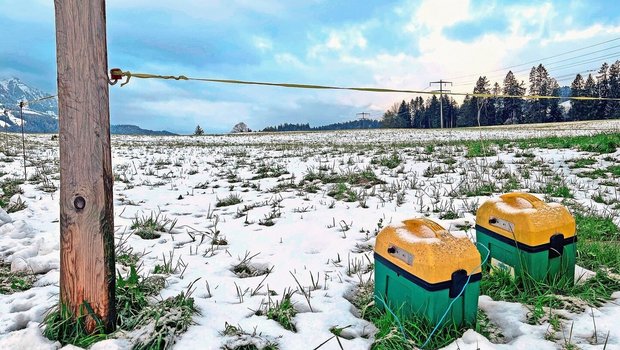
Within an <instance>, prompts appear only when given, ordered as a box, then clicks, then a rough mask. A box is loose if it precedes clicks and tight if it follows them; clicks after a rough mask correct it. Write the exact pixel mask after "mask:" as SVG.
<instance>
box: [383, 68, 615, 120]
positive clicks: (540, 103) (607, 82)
mask: <svg viewBox="0 0 620 350" xmlns="http://www.w3.org/2000/svg"><path fill="white" fill-rule="evenodd" d="M472 93H473V94H489V95H511V96H525V95H526V94H527V95H531V96H541V97H543V98H538V99H537V98H527V99H526V98H502V97H490V98H484V97H476V96H470V95H467V96H465V98H464V100H463V103H462V104H460V105H459V104H458V103H457V102H456V101H455V100H454V99H453V98H452V97H450V96H446V95H444V96H442V97H441V98H442V104H443V118H444V121H443V122H444V126H446V127H462V126H477V125H502V124H518V123H546V122H558V121H573V120H592V119H613V118H619V117H620V108H618V107H620V102H618V101H597V100H570V101H571V102H570V106H569V107H568V108H564V106H562V105H561V104H560V103H561V102H562V101H565V100H567V98H566V97H569V96H575V97H584V96H588V97H604V98H620V61H616V62H614V63H613V64H611V65H609V64H607V63H603V64H602V65H601V68H600V69H599V70H598V73H597V74H596V75H592V74H588V76H587V78H585V79H584V77H583V76H582V75H581V74H577V75H576V76H575V79H574V81H573V83H572V84H571V86H570V88H568V87H560V86H559V84H558V82H557V80H556V79H555V78H553V77H551V76H550V75H549V72H548V71H547V69H546V68H545V66H544V65H542V64H539V65H538V66H534V67H532V69H531V70H530V75H529V86H526V83H525V82H524V81H518V80H517V78H516V77H515V75H514V73H513V72H512V71H509V72H508V73H507V74H506V77H505V78H504V81H503V84H502V85H500V84H499V83H497V82H495V83H494V84H493V85H491V82H490V81H489V80H488V79H487V77H486V76H481V77H479V78H478V80H477V81H476V84H475V86H474V88H473V91H472ZM544 96H555V97H560V98H559V99H545V98H544ZM439 105H440V104H439V97H438V96H436V95H433V96H431V97H429V98H427V99H426V100H424V99H423V98H422V97H416V98H413V99H412V100H411V101H409V102H407V101H404V100H403V101H401V102H398V103H395V104H394V105H393V106H392V107H390V108H389V109H388V110H387V111H386V112H385V113H384V115H383V119H382V126H383V127H386V128H437V127H439V125H440V124H441V121H440V113H439V108H440V107H439Z"/></svg>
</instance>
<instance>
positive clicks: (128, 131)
mask: <svg viewBox="0 0 620 350" xmlns="http://www.w3.org/2000/svg"><path fill="white" fill-rule="evenodd" d="M110 133H111V134H118V135H159V136H172V135H176V134H174V133H171V132H170V131H166V130H161V131H153V130H147V129H142V128H141V127H139V126H135V125H128V124H121V125H111V126H110Z"/></svg>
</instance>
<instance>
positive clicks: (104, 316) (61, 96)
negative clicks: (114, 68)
mask: <svg viewBox="0 0 620 350" xmlns="http://www.w3.org/2000/svg"><path fill="white" fill-rule="evenodd" d="M54 3H55V9H56V51H57V60H58V112H59V113H58V115H59V124H60V132H59V142H60V302H61V305H64V306H66V307H69V308H70V310H72V311H73V312H74V313H75V314H76V315H78V314H84V313H85V312H87V307H86V306H85V303H87V304H88V305H90V307H92V310H94V313H95V315H96V316H97V317H98V318H100V319H101V321H102V322H103V324H104V326H105V328H106V330H107V331H112V330H113V329H114V326H115V318H116V312H115V299H114V298H115V294H114V288H115V272H114V270H115V268H114V211H113V210H114V205H113V202H112V200H113V199H112V181H113V178H112V161H111V151H110V112H109V91H108V73H107V70H108V63H107V43H106V19H105V0H55V1H54ZM87 328H88V330H89V331H93V330H94V328H95V322H94V320H93V318H91V317H88V318H87Z"/></svg>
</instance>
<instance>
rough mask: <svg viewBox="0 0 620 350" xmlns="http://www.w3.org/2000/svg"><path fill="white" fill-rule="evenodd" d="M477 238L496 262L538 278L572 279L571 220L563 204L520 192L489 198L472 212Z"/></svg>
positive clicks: (572, 245) (573, 250)
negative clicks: (474, 217)
mask: <svg viewBox="0 0 620 350" xmlns="http://www.w3.org/2000/svg"><path fill="white" fill-rule="evenodd" d="M476 240H477V242H478V244H482V245H484V246H485V247H486V248H488V249H489V251H490V256H491V258H490V263H491V264H492V265H495V266H496V267H500V268H505V269H507V270H509V271H510V272H511V273H513V274H518V275H520V274H529V275H530V276H531V277H532V278H533V279H534V280H536V281H551V280H558V279H568V280H570V281H571V282H572V281H574V278H575V277H574V276H575V254H576V242H577V237H576V236H575V219H574V218H573V216H572V215H571V214H570V213H569V212H568V210H567V209H566V207H564V206H563V205H560V204H557V203H545V202H543V201H542V200H540V199H538V197H535V196H533V195H531V194H529V193H520V192H514V193H507V194H503V195H501V196H500V197H499V198H496V199H491V200H488V201H486V202H485V203H484V204H483V205H482V206H480V208H479V209H478V213H477V215H476ZM481 253H483V254H484V253H486V252H483V251H481Z"/></svg>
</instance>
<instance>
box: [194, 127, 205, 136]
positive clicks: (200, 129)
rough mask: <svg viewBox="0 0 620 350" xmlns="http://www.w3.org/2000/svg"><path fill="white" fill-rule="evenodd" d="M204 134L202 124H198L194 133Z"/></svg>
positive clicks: (196, 134) (197, 134)
mask: <svg viewBox="0 0 620 350" xmlns="http://www.w3.org/2000/svg"><path fill="white" fill-rule="evenodd" d="M204 134H205V131H204V130H202V128H201V127H200V125H196V129H195V130H194V135H195V136H201V135H204Z"/></svg>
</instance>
